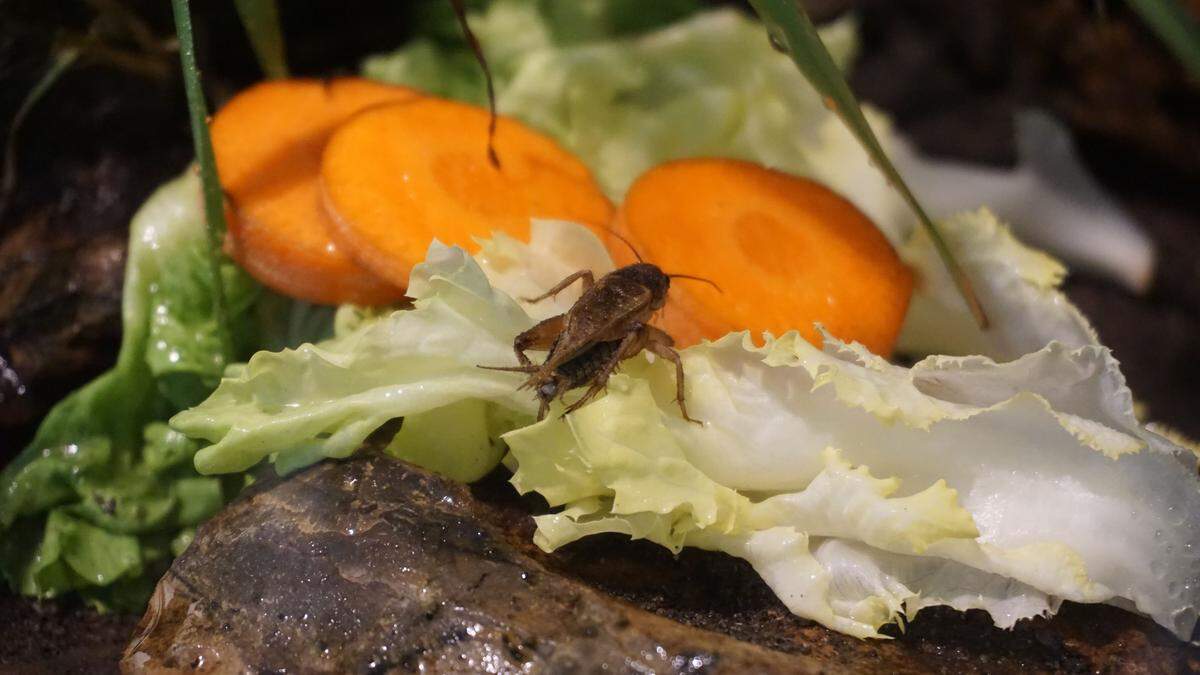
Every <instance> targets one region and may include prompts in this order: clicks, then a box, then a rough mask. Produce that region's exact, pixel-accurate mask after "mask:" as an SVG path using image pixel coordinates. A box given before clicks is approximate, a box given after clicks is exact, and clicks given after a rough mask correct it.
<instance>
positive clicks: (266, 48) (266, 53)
mask: <svg viewBox="0 0 1200 675" xmlns="http://www.w3.org/2000/svg"><path fill="white" fill-rule="evenodd" d="M234 4H235V5H236V6H237V11H238V16H240V17H241V19H242V26H244V27H245V28H246V35H247V36H249V38H250V45H251V46H252V47H254V55H255V56H257V57H258V65H259V66H260V67H261V68H262V70H263V74H264V75H266V76H267V78H268V79H271V80H278V79H280V78H284V77H287V76H288V67H287V56H286V54H285V50H284V46H283V29H281V28H280V27H279V5H277V4H276V3H275V0H234Z"/></svg>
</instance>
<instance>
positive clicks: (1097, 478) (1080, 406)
mask: <svg viewBox="0 0 1200 675" xmlns="http://www.w3.org/2000/svg"><path fill="white" fill-rule="evenodd" d="M683 357H684V362H685V366H686V368H687V373H688V391H687V397H688V405H689V410H690V411H691V412H692V414H693V416H695V417H697V418H699V419H702V420H704V422H705V424H704V426H703V427H697V426H696V425H693V424H689V423H687V422H686V421H684V420H682V419H681V418H680V417H679V415H678V412H677V410H676V408H675V404H674V402H673V381H672V377H671V369H670V368H669V367H667V365H666V364H662V363H655V364H648V363H646V362H644V361H643V362H641V363H631V364H630V366H628V367H627V369H626V373H627V374H626V375H622V376H619V377H616V378H614V380H613V381H612V383H611V386H610V388H609V393H608V395H607V396H606V397H605V398H604V399H601V400H599V401H597V402H595V403H593V404H591V405H589V406H586V407H584V408H582V409H581V410H579V411H578V412H576V413H575V414H573V415H570V416H568V417H567V418H566V419H565V420H563V421H558V420H553V421H547V422H543V423H541V424H538V425H534V426H531V427H527V428H524V429H519V430H516V431H513V432H511V433H509V434H507V435H506V436H505V437H504V439H505V441H506V442H507V443H508V444H509V447H510V448H511V451H512V453H513V457H514V459H515V460H516V465H517V471H516V474H515V475H514V478H513V482H514V484H515V485H516V486H517V487H518V489H520V490H522V491H530V490H534V491H538V492H541V491H543V490H546V491H547V492H546V493H544V494H545V495H546V497H547V499H548V501H550V502H551V503H552V504H557V505H561V506H563V507H564V510H563V511H561V512H559V513H556V514H552V515H549V516H544V517H541V518H539V520H538V528H539V529H538V535H537V541H538V543H539V544H540V545H542V546H543V547H544V548H547V549H553V548H555V547H557V546H561V545H563V544H565V543H567V542H569V541H572V540H574V539H576V538H579V537H581V536H587V535H590V534H595V533H598V532H623V533H626V534H629V535H631V536H638V537H645V538H648V539H651V540H652V541H656V542H658V543H660V544H662V545H664V546H668V547H670V548H672V549H678V548H679V547H680V546H684V545H695V546H702V547H706V548H714V549H717V550H723V551H726V552H729V553H731V554H733V555H738V556H741V557H744V558H746V559H747V560H749V561H750V562H751V563H752V564H753V565H755V566H756V568H758V569H759V571H760V573H761V574H762V575H763V578H764V579H765V580H766V581H767V582H768V584H770V585H771V586H772V588H774V589H775V590H776V592H777V593H778V594H779V595H780V597H781V599H783V600H784V602H785V603H786V604H788V606H789V607H790V608H791V609H792V610H793V611H795V612H797V613H798V614H801V615H803V616H807V617H809V618H813V619H815V620H817V621H821V622H822V623H825V624H826V625H828V626H830V627H831V628H835V629H837V630H842V631H845V632H849V633H851V634H855V635H864V636H866V635H876V631H877V629H878V627H879V626H880V625H881V624H882V623H886V622H887V621H890V620H894V619H895V618H896V615H897V612H899V611H901V609H902V608H903V609H904V611H906V612H907V613H909V614H912V613H915V611H917V610H918V609H920V608H921V607H924V606H928V605H929V604H932V603H935V602H937V603H945V604H951V605H954V606H958V607H980V608H983V609H986V610H988V611H989V612H991V613H993V615H994V617H996V620H997V621H998V622H999V623H1001V624H1002V625H1011V623H1012V622H1013V621H1015V620H1016V619H1018V618H1023V617H1026V616H1031V615H1034V614H1041V613H1046V612H1050V611H1052V610H1053V609H1055V607H1056V606H1057V602H1058V601H1059V600H1061V599H1064V598H1065V599H1071V600H1075V601H1080V602H1113V603H1116V604H1120V605H1130V606H1134V607H1136V608H1137V609H1138V611H1141V612H1143V613H1145V614H1147V615H1149V616H1151V617H1153V618H1154V619H1155V620H1156V621H1158V622H1159V623H1161V624H1162V625H1164V626H1166V627H1167V628H1169V629H1171V630H1172V631H1174V632H1175V633H1176V634H1177V635H1180V636H1181V637H1188V636H1190V634H1191V631H1192V629H1193V627H1194V625H1195V623H1196V607H1197V606H1198V603H1200V589H1197V588H1196V587H1195V585H1194V584H1192V583H1191V582H1190V581H1189V580H1190V579H1192V578H1193V577H1194V575H1195V572H1196V567H1195V565H1196V559H1195V556H1194V555H1192V554H1191V553H1190V552H1191V551H1192V550H1194V547H1195V546H1196V545H1197V543H1200V524H1198V523H1197V522H1196V520H1195V519H1194V518H1188V517H1187V516H1185V515H1183V514H1195V513H1200V485H1198V484H1197V480H1196V477H1195V476H1194V475H1193V473H1192V471H1191V470H1190V467H1191V465H1192V464H1194V462H1191V460H1190V457H1191V455H1190V453H1188V451H1186V450H1184V449H1182V448H1178V447H1176V446H1174V445H1172V444H1170V443H1169V442H1168V441H1167V440H1166V439H1163V438H1162V437H1159V436H1157V435H1156V434H1153V433H1151V432H1149V431H1147V430H1146V429H1144V428H1142V427H1141V426H1140V425H1139V424H1138V422H1137V421H1136V420H1135V419H1134V418H1133V415H1132V407H1131V405H1130V403H1129V401H1130V397H1129V395H1128V390H1127V389H1126V388H1125V385H1124V380H1123V378H1122V377H1121V376H1120V373H1119V371H1118V370H1117V368H1116V363H1115V361H1113V360H1112V359H1111V357H1110V356H1108V353H1107V351H1106V350H1104V349H1103V348H1101V347H1095V346H1087V347H1082V348H1078V349H1071V348H1068V347H1066V346H1063V345H1058V344H1055V345H1051V346H1050V347H1047V348H1046V349H1045V350H1042V351H1040V352H1037V353H1035V354H1031V355H1028V356H1026V357H1025V358H1023V359H1021V360H1018V361H1014V362H1010V363H1002V364H1001V363H996V362H994V361H991V360H988V359H984V358H978V357H976V358H972V359H950V358H948V357H941V358H936V357H935V358H932V359H930V360H927V361H925V362H922V363H920V364H917V366H915V367H914V368H912V369H905V368H901V367H898V366H893V365H890V364H887V363H886V362H883V361H882V360H880V359H878V358H876V357H871V356H870V355H869V354H868V353H866V352H865V350H862V349H861V348H859V347H857V346H854V345H841V344H839V343H835V342H831V343H830V344H829V345H828V348H827V350H826V351H821V350H818V349H816V348H815V347H812V346H811V345H809V344H808V343H806V342H805V341H804V340H802V339H800V338H799V337H798V336H797V335H795V334H788V335H785V336H783V337H782V338H780V339H778V340H769V341H768V344H767V346H765V347H762V348H757V347H754V346H753V344H752V343H751V342H750V340H749V337H748V336H745V335H742V336H738V335H732V336H729V337H727V338H725V339H724V340H721V341H718V342H717V343H708V344H704V345H700V346H697V347H693V348H690V349H688V350H685V351H684V354H683ZM615 427H619V428H618V429H614V428H615ZM623 429H629V430H630V431H629V433H628V435H619V434H621V431H620V430H623ZM831 448H838V449H839V450H832V449H831ZM1185 459H1186V461H1181V460H1185ZM877 476H878V477H877ZM882 476H886V477H887V478H879V477H882ZM643 505H644V506H643ZM830 542H840V543H838V544H836V545H835V544H831V543H830ZM830 546H832V548H829V549H828V550H826V551H825V553H824V554H823V556H818V555H816V554H817V552H819V551H820V550H823V549H825V548H827V547H830ZM857 558H861V559H864V560H869V561H871V568H868V567H865V566H864V565H861V564H858V563H854V562H852V561H853V559H857ZM846 575H852V576H853V575H856V576H854V579H856V581H854V584H853V585H851V584H850V580H847V579H843V578H842V577H844V576H846Z"/></svg>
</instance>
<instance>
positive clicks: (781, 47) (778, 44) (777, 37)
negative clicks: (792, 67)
mask: <svg viewBox="0 0 1200 675" xmlns="http://www.w3.org/2000/svg"><path fill="white" fill-rule="evenodd" d="M767 41H769V42H770V43H771V49H774V50H775V51H777V52H779V53H780V54H787V53H789V52H790V50H789V49H788V45H787V41H786V40H784V39H783V35H782V34H781V32H780V31H779V30H769V31H767Z"/></svg>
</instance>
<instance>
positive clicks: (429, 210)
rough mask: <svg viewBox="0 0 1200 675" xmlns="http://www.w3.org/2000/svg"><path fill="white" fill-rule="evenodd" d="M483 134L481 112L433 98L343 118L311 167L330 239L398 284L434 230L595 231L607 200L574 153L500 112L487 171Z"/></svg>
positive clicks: (466, 241) (468, 234) (446, 239)
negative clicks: (495, 160) (540, 227)
mask: <svg viewBox="0 0 1200 675" xmlns="http://www.w3.org/2000/svg"><path fill="white" fill-rule="evenodd" d="M487 133H488V113H487V111H486V110H484V109H482V108H478V107H475V106H470V105H465V104H462V103H455V102H452V101H446V100H442V99H435V98H424V99H422V100H420V101H417V102H415V103H412V104H407V105H398V106H384V107H379V108H375V109H372V110H369V111H367V112H364V113H362V114H361V115H358V116H357V117H355V118H354V119H353V120H351V121H349V122H347V123H346V124H345V125H344V126H343V127H342V128H341V129H339V130H338V131H337V133H335V134H334V135H333V138H331V139H330V141H329V145H328V146H327V147H326V148H325V157H324V160H323V162H322V165H321V180H322V184H323V186H324V189H325V198H326V201H325V204H326V207H327V208H328V210H329V214H330V216H332V218H333V221H334V223H335V225H334V228H333V230H332V232H333V236H334V239H335V241H337V242H338V244H340V245H342V246H344V247H345V248H346V250H347V251H349V252H350V254H351V255H352V256H353V257H354V258H355V259H356V260H358V261H359V262H360V263H361V264H362V265H363V266H364V267H366V268H367V269H369V270H371V271H373V272H374V273H375V274H378V275H379V276H381V277H384V278H386V279H389V280H391V281H392V282H393V283H396V284H402V283H405V282H406V281H407V279H408V274H409V271H410V270H411V269H412V266H413V265H414V264H415V263H417V262H420V261H421V260H423V259H424V258H425V252H426V249H427V248H428V247H429V242H430V241H431V240H432V239H434V238H435V237H436V238H437V239H438V240H440V241H441V242H443V243H445V244H457V245H460V246H464V247H468V248H472V247H473V246H474V243H473V238H475V237H485V236H488V235H489V234H490V233H491V232H493V231H502V232H506V233H508V234H510V235H513V236H516V237H519V238H522V239H525V238H528V234H529V219H530V218H558V219H563V220H571V221H575V222H578V223H582V224H584V225H589V226H592V227H594V228H596V231H597V232H603V231H604V229H603V228H604V226H605V225H606V224H607V223H608V222H609V221H610V220H611V219H612V212H613V208H612V204H610V203H609V201H608V199H606V198H605V197H604V194H603V193H602V192H601V191H600V188H599V186H598V185H597V184H596V182H595V180H594V179H593V178H592V175H591V173H590V172H589V171H588V169H587V167H585V166H584V165H583V164H582V163H581V162H580V161H579V160H578V159H576V158H575V157H574V156H572V155H571V154H570V153H568V152H567V151H565V150H563V149H562V148H561V147H559V146H558V145H557V144H556V143H555V142H554V141H553V140H551V139H549V138H547V137H546V136H543V135H542V134H539V133H537V132H535V131H532V130H531V129H528V128H527V127H525V126H524V125H522V124H520V123H519V122H516V121H514V120H511V119H507V118H503V117H502V118H500V120H499V122H498V125H497V128H496V138H495V149H496V154H497V156H498V157H499V160H500V167H499V168H496V167H495V166H493V165H492V164H491V163H490V162H489V161H488V154H487V141H488V139H487Z"/></svg>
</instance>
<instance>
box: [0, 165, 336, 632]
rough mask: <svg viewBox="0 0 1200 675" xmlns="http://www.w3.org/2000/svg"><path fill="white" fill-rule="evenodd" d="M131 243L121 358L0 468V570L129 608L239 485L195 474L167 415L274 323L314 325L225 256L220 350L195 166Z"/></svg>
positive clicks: (155, 206) (202, 390)
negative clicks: (227, 344) (226, 329)
mask: <svg viewBox="0 0 1200 675" xmlns="http://www.w3.org/2000/svg"><path fill="white" fill-rule="evenodd" d="M129 242H130V243H129V253H128V258H127V262H126V268H125V286H124V291H123V296H122V331H123V332H122V340H121V349H120V352H119V354H118V356H117V363H116V365H115V366H114V367H113V368H112V369H111V370H109V371H108V372H106V373H104V374H102V375H100V376H99V377H98V378H96V379H95V380H93V381H92V382H89V383H88V384H86V385H84V386H83V387H81V388H80V389H78V390H76V391H75V392H74V393H72V394H71V395H69V396H68V397H67V398H66V399H64V400H63V401H62V402H60V403H59V404H58V405H57V406H55V407H54V409H53V410H51V412H50V414H49V415H47V417H46V418H45V420H43V422H42V424H41V426H40V427H39V428H38V431H37V434H36V435H35V437H34V439H33V441H32V442H31V443H30V444H29V446H28V447H27V448H26V449H25V451H24V452H23V453H22V454H21V456H20V457H18V458H17V460H16V461H14V462H13V463H12V464H11V465H10V466H9V467H7V468H6V469H5V470H4V472H3V474H0V571H2V572H3V575H4V577H5V578H6V579H7V580H8V582H9V584H10V586H11V587H12V588H14V589H15V590H17V591H19V592H21V593H25V594H29V595H37V596H43V597H47V596H56V595H61V594H63V593H65V592H68V591H79V592H80V593H81V594H82V595H84V596H85V597H86V598H88V599H89V600H91V601H93V602H95V603H98V604H100V605H103V606H115V607H120V608H127V609H138V608H139V605H140V603H144V601H145V599H146V597H148V594H149V591H150V590H151V588H152V586H153V582H154V580H155V579H156V578H157V573H159V572H161V570H162V569H163V568H164V567H165V565H166V564H167V562H169V560H170V557H171V555H172V553H171V549H172V546H173V544H174V542H178V541H182V540H183V539H186V537H187V533H188V532H190V530H191V528H193V527H194V526H195V525H197V524H199V523H200V522H202V521H203V520H205V519H206V518H208V517H209V516H211V515H212V514H214V513H216V511H217V510H218V509H219V508H220V507H221V505H222V504H224V502H225V501H226V500H227V498H228V497H230V496H232V495H233V494H234V493H235V491H236V489H237V488H238V485H237V482H236V481H235V480H222V479H217V478H210V477H202V476H200V475H199V474H197V473H196V470H195V469H194V468H193V466H192V458H193V455H194V454H195V452H196V449H197V447H198V446H197V444H196V443H195V442H193V441H191V440H190V439H188V438H187V437H186V436H184V435H182V434H180V433H178V432H175V431H172V430H170V429H169V428H168V427H167V426H166V425H165V424H163V421H165V420H166V419H167V417H169V416H170V415H171V414H172V413H174V412H176V411H177V410H179V409H181V408H185V407H187V406H190V405H194V404H195V403H197V402H199V401H200V400H202V399H203V398H204V397H205V396H206V395H207V394H208V393H209V392H210V391H211V390H212V389H213V388H214V387H215V386H216V384H217V382H218V381H219V379H220V377H221V374H222V371H223V370H224V369H225V367H226V364H227V363H228V362H229V361H230V360H231V359H233V358H237V357H240V356H242V355H244V354H248V353H250V352H252V351H254V350H255V349H258V348H259V347H261V346H263V345H265V344H269V343H270V341H268V340H265V339H264V338H263V335H264V334H265V333H268V332H269V333H272V334H273V335H275V336H280V335H282V336H285V337H294V336H296V334H295V333H291V334H289V333H288V332H286V331H282V330H279V329H278V328H277V326H280V325H283V324H287V323H295V326H296V328H297V331H296V332H297V333H298V332H304V331H306V330H308V329H310V328H312V326H314V325H315V324H319V323H322V322H321V321H320V320H314V321H309V322H304V321H291V320H289V317H290V316H295V315H296V314H297V312H296V310H295V308H294V307H293V306H292V303H291V302H290V301H287V300H283V299H281V298H278V297H277V296H274V295H272V294H270V293H267V292H265V291H263V290H262V289H261V287H259V286H258V284H256V283H255V282H253V281H252V280H251V279H250V278H249V277H247V276H246V275H245V273H244V272H242V271H241V270H240V269H238V268H237V267H236V266H235V265H233V263H232V262H230V261H228V260H226V261H224V263H223V265H222V268H221V274H222V275H223V277H224V286H225V289H226V293H227V294H228V301H229V310H230V316H231V321H232V325H231V326H230V327H231V332H232V335H233V338H234V343H235V344H234V345H233V347H234V349H235V351H236V353H233V354H226V353H224V352H223V351H222V346H221V342H220V341H219V340H218V339H217V335H216V330H215V328H216V324H215V321H214V318H213V315H212V297H211V294H212V289H211V288H210V286H211V277H210V276H209V274H208V267H207V265H208V258H207V255H208V241H207V238H206V233H205V229H204V224H203V217H202V215H201V207H200V195H199V180H198V179H197V177H196V176H195V174H194V173H193V172H191V171H187V172H185V173H184V174H183V175H182V176H180V177H179V178H177V179H175V180H174V181H171V182H170V183H167V184H166V185H164V186H163V187H161V188H160V189H159V190H158V191H156V192H155V193H154V195H152V196H151V197H150V199H149V200H148V201H147V202H146V203H145V204H144V205H143V206H142V208H141V209H140V210H139V211H138V213H137V214H136V215H135V217H134V219H133V222H132V223H131V225H130V240H129ZM302 313H304V314H307V315H309V316H310V317H311V316H320V315H322V314H327V313H325V312H320V311H316V312H302ZM324 323H326V324H327V323H328V319H326V320H325V321H324ZM274 339H278V337H275V338H273V340H274Z"/></svg>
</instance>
